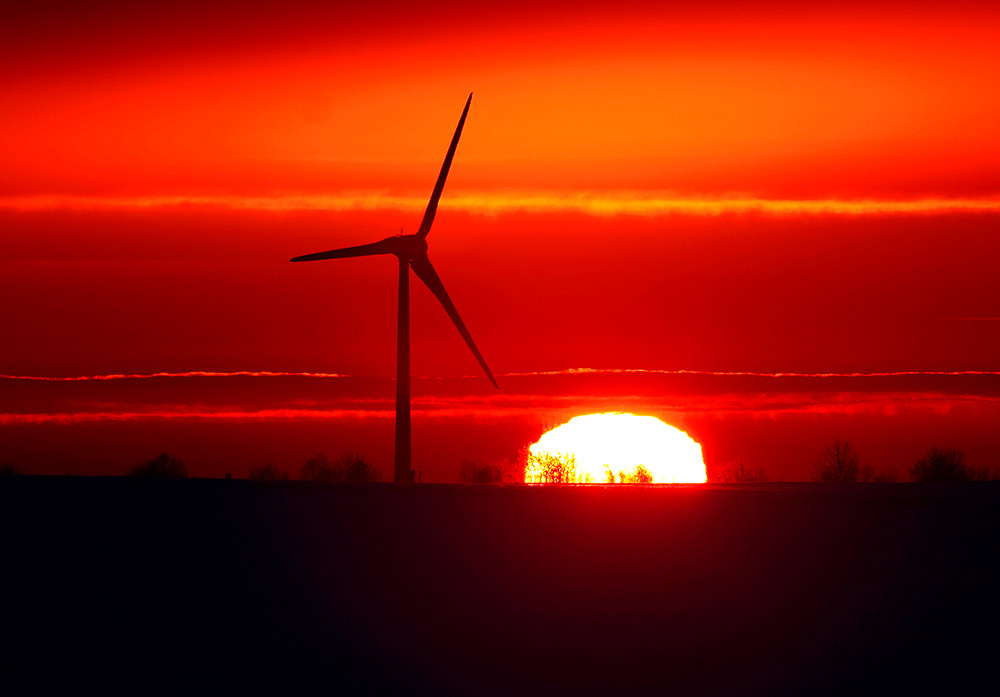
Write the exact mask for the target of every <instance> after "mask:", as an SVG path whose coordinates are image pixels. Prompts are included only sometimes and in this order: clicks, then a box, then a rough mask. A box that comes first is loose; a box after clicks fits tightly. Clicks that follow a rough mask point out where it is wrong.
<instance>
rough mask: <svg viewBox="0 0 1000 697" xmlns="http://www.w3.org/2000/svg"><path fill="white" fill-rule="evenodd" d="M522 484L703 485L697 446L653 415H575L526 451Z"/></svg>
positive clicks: (682, 433) (703, 477)
mask: <svg viewBox="0 0 1000 697" xmlns="http://www.w3.org/2000/svg"><path fill="white" fill-rule="evenodd" d="M528 452H529V455H528V460H527V463H526V466H525V472H524V481H525V482H526V483H529V484H541V483H578V484H599V483H636V484H650V483H703V482H705V481H707V476H706V473H705V461H704V460H703V459H702V454H701V446H700V445H699V444H698V443H696V442H695V441H694V440H692V438H691V437H690V436H688V435H687V434H686V433H684V432H683V431H681V430H679V429H676V428H674V427H673V426H669V425H667V424H665V423H664V422H662V421H660V420H659V419H657V418H656V417H653V416H636V415H634V414H623V413H618V412H609V413H606V414H588V415H586V416H577V417H576V418H574V419H571V420H570V421H569V422H567V423H565V424H563V425H561V426H559V427H557V428H554V429H552V430H551V431H549V432H548V433H546V434H545V435H543V436H542V437H541V438H540V439H539V440H538V442H537V443H534V444H533V445H531V446H530V447H529V448H528Z"/></svg>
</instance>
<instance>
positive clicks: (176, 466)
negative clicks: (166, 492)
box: [129, 453, 188, 479]
mask: <svg viewBox="0 0 1000 697" xmlns="http://www.w3.org/2000/svg"><path fill="white" fill-rule="evenodd" d="M129 475H130V476H132V477H160V478H163V479H183V478H184V477H187V476H188V472H187V467H185V466H184V461H183V460H180V459H178V458H176V457H172V456H171V455H168V454H167V453H160V454H159V455H157V456H156V457H154V458H152V459H151V460H146V462H144V463H142V464H141V465H135V466H134V467H133V468H132V469H130V470H129Z"/></svg>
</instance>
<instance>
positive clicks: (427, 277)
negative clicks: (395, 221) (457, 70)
mask: <svg viewBox="0 0 1000 697" xmlns="http://www.w3.org/2000/svg"><path fill="white" fill-rule="evenodd" d="M470 104H472V95H471V94H470V95H469V99H468V100H467V101H466V102H465V109H464V110H463V111H462V118H460V119H459V120H458V127H457V128H456V129H455V135H454V136H452V139H451V145H450V146H449V147H448V153H447V154H446V155H445V156H444V164H442V165H441V172H440V174H438V178H437V183H435V184H434V191H433V192H432V193H431V199H430V201H428V202H427V209H426V210H425V211H424V219H423V220H422V221H421V222H420V228H419V229H418V230H417V233H416V234H415V235H404V234H402V232H400V234H399V235H397V236H395V237H387V238H386V239H384V240H382V241H380V242H373V243H371V244H362V245H359V246H357V247H345V248H343V249H332V250H330V251H329V252H317V253H316V254H304V255H302V256H298V257H295V258H294V259H292V260H291V261H320V260H322V259H344V258H347V257H364V256H371V255H375V254H393V255H395V256H396V258H397V259H398V260H399V314H398V324H397V329H396V454H395V458H394V460H395V481H396V482H397V483H403V482H412V481H413V470H412V469H411V468H410V269H411V268H412V269H413V273H415V274H416V275H417V278H419V279H420V280H421V281H423V282H424V285H426V286H427V287H428V288H429V289H430V291H431V292H432V293H434V295H435V297H437V299H438V300H439V301H440V302H441V305H443V306H444V309H445V312H447V313H448V316H449V317H451V321H452V322H454V323H455V326H456V327H457V328H458V332H459V334H461V335H462V338H463V339H465V343H466V344H468V345H469V348H470V349H471V350H472V355H474V356H475V357H476V360H477V361H479V365H480V366H482V368H483V370H484V371H485V372H486V377H488V378H489V379H490V382H492V383H493V386H494V387H496V388H497V389H499V386H498V385H497V381H496V380H495V379H494V378H493V374H492V373H491V372H490V369H489V368H488V367H486V361H485V360H483V355H482V354H481V353H479V349H478V348H476V343H475V342H474V341H473V340H472V335H471V334H469V330H468V329H466V328H465V323H464V322H463V321H462V318H461V317H459V316H458V310H456V309H455V304H454V303H453V302H452V301H451V298H449V297H448V292H447V291H446V290H445V289H444V285H443V284H442V283H441V279H440V278H438V275H437V272H436V271H434V267H433V266H431V262H430V260H429V259H428V258H427V233H428V232H430V231H431V224H432V223H433V222H434V214H435V213H436V212H437V205H438V199H440V198H441V191H442V190H443V189H444V181H445V179H447V178H448V170H449V169H450V168H451V161H452V159H453V158H454V157H455V148H457V147H458V139H459V137H460V136H461V135H462V126H464V125H465V117H466V116H467V115H468V113H469V105H470Z"/></svg>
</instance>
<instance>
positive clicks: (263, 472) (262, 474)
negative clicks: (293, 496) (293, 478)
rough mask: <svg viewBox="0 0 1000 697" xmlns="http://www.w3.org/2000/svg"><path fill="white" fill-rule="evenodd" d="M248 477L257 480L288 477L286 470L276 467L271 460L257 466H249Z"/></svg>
mask: <svg viewBox="0 0 1000 697" xmlns="http://www.w3.org/2000/svg"><path fill="white" fill-rule="evenodd" d="M250 479H255V480H257V481H261V482H266V481H275V480H279V479H289V476H288V470H283V469H278V467H277V466H276V465H275V464H274V463H273V462H268V463H266V464H264V465H260V466H258V467H251V468H250Z"/></svg>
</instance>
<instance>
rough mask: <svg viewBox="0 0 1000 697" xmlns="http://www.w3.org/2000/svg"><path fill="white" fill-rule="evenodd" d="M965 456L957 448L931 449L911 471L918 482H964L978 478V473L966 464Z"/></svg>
mask: <svg viewBox="0 0 1000 697" xmlns="http://www.w3.org/2000/svg"><path fill="white" fill-rule="evenodd" d="M964 460H965V455H964V454H963V453H962V451H961V450H957V449H955V448H931V449H930V450H928V451H927V454H926V455H924V456H923V457H922V458H920V459H919V460H917V461H916V462H915V463H914V465H913V469H911V470H910V478H911V479H913V480H914V481H918V482H964V481H968V480H970V479H975V478H976V474H977V473H976V471H975V470H974V469H973V468H971V467H969V466H968V465H966V464H965V462H964Z"/></svg>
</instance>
